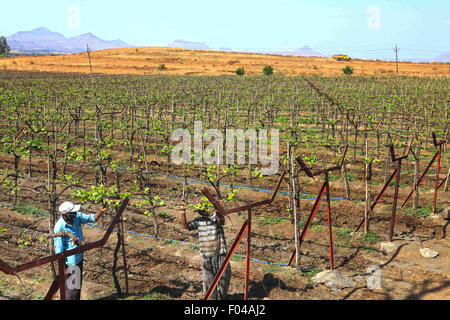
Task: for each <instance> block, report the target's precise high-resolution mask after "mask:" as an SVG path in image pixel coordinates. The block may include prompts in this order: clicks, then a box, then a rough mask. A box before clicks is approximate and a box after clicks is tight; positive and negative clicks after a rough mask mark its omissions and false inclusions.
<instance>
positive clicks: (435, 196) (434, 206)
mask: <svg viewBox="0 0 450 320" xmlns="http://www.w3.org/2000/svg"><path fill="white" fill-rule="evenodd" d="M441 146H442V145H439V147H438V157H437V166H436V183H435V185H434V198H433V214H436V204H437V192H438V185H439V169H440V167H441V150H442V149H441Z"/></svg>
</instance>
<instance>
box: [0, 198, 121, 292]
mask: <svg viewBox="0 0 450 320" xmlns="http://www.w3.org/2000/svg"><path fill="white" fill-rule="evenodd" d="M128 202H129V199H128V198H126V199H124V200H123V201H122V204H121V206H120V207H119V209H118V211H117V213H116V216H115V217H114V219H113V220H112V222H111V224H110V225H109V228H108V229H107V231H106V232H105V234H104V235H103V238H102V239H101V240H97V241H95V242H91V243H88V244H84V245H82V246H80V247H77V248H74V249H71V250H68V251H64V252H61V253H58V254H54V255H51V256H47V257H44V258H40V259H37V260H34V261H30V262H26V263H24V264H21V265H18V266H15V267H11V266H9V265H8V264H7V263H6V262H4V261H2V260H1V259H0V271H2V272H4V273H6V274H16V273H18V272H21V271H25V270H28V269H32V268H35V267H39V266H41V265H44V264H47V263H50V262H54V261H58V269H59V274H58V276H57V278H56V279H55V280H54V281H53V283H52V285H51V286H50V289H49V291H48V292H47V294H46V296H45V298H44V299H46V300H48V299H52V298H53V297H54V296H55V294H56V292H57V291H58V286H59V290H60V296H61V300H64V299H65V297H66V290H65V289H66V288H65V263H64V261H65V258H66V257H69V256H72V255H74V254H77V253H81V252H85V251H88V250H92V249H95V248H99V247H102V246H104V245H105V243H106V241H108V238H109V236H110V235H111V232H112V231H113V229H114V227H115V226H116V225H117V222H118V221H119V219H120V217H121V216H122V213H123V211H124V210H125V208H126V207H127V205H128Z"/></svg>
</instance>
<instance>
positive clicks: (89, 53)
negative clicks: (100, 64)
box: [86, 43, 92, 80]
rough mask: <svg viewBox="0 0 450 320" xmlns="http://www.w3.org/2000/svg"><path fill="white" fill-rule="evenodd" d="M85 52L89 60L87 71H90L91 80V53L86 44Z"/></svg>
mask: <svg viewBox="0 0 450 320" xmlns="http://www.w3.org/2000/svg"><path fill="white" fill-rule="evenodd" d="M86 51H87V54H88V58H89V70H90V71H91V80H92V64H91V51H90V50H89V45H88V44H87V43H86Z"/></svg>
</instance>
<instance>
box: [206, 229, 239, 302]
mask: <svg viewBox="0 0 450 320" xmlns="http://www.w3.org/2000/svg"><path fill="white" fill-rule="evenodd" d="M247 227H248V220H246V221H245V222H244V224H243V225H242V228H241V230H240V231H239V233H238V234H237V236H236V239H235V240H234V242H233V245H232V246H231V248H230V250H229V251H228V253H227V255H226V256H225V260H223V262H222V264H221V265H220V268H219V270H218V271H217V273H216V275H215V277H214V279H213V281H212V282H211V285H210V286H209V288H208V291H206V294H205V297H204V298H203V300H208V299H209V298H210V297H211V294H212V293H213V291H214V289H215V288H216V286H217V284H218V283H219V280H220V278H221V277H222V275H223V273H224V271H225V268H226V267H227V266H228V263H230V260H231V257H232V256H233V254H234V252H235V251H236V249H237V246H238V244H239V242H240V241H241V240H242V237H243V236H244V232H245V231H246V230H247Z"/></svg>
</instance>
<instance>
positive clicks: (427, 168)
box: [402, 152, 439, 208]
mask: <svg viewBox="0 0 450 320" xmlns="http://www.w3.org/2000/svg"><path fill="white" fill-rule="evenodd" d="M438 153H439V152H436V153H435V155H434V157H433V159H431V161H430V163H429V164H428V166H427V167H426V169H425V171H424V172H423V173H422V175H421V176H420V178H419V180H418V181H417V186H419V185H420V183H421V182H422V180H423V178H424V177H425V175H426V174H427V172H428V170H430V168H431V166H432V165H433V163H434V161H435V160H436V157H437V156H438ZM413 193H414V188H413V189H412V190H411V192H410V193H409V195H408V197H407V198H406V200H405V201H404V202H403V204H402V208H403V207H404V206H405V205H406V203H407V202H408V201H409V199H410V198H411V196H412V194H413Z"/></svg>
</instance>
